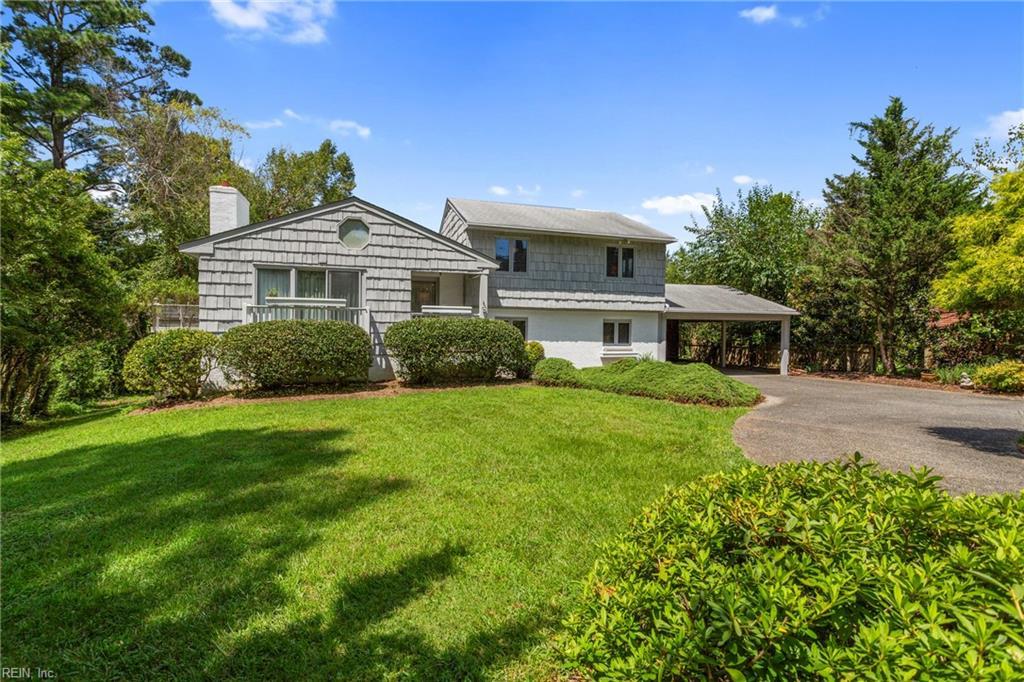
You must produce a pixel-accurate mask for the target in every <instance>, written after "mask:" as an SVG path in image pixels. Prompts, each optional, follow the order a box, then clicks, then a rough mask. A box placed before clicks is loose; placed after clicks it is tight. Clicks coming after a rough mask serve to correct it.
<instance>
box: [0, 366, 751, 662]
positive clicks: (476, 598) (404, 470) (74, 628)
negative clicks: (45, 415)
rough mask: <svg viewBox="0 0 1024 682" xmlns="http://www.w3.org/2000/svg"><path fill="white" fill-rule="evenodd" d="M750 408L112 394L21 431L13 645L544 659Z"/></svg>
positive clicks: (49, 650)
mask: <svg viewBox="0 0 1024 682" xmlns="http://www.w3.org/2000/svg"><path fill="white" fill-rule="evenodd" d="M742 412H743V410H741V409H710V408H703V407H696V406H684V405H678V404H673V403H668V402H659V401H655V400H649V399H643V398H630V397H624V396H618V395H611V394H605V393H598V392H596V391H586V390H575V389H554V388H540V387H522V386H521V387H485V388H474V389H464V390H454V391H442V392H424V393H416V394H410V395H404V396H400V397H389V398H372V399H366V400H359V399H341V400H338V399H335V400H315V401H303V402H275V403H262V404H248V405H242V406H232V407H216V408H206V409H197V410H172V411H164V412H158V413H153V414H148V415H138V416H131V415H126V414H117V413H114V414H103V415H97V416H92V417H85V418H79V419H77V420H72V421H71V422H69V423H67V424H63V425H60V426H56V427H53V428H49V429H45V430H39V431H35V432H30V433H26V434H24V435H22V436H20V437H14V438H13V439H12V438H7V439H6V441H5V443H4V446H3V453H2V463H3V470H2V476H3V490H2V493H3V496H2V512H3V525H2V541H3V569H2V581H3V582H2V597H3V615H2V620H3V622H2V626H3V630H2V632H3V642H2V646H3V659H4V660H3V665H4V666H33V667H34V666H41V667H45V668H50V669H53V670H54V671H55V672H56V673H57V675H58V676H61V677H64V678H70V677H92V678H101V677H102V678H110V677H114V676H117V677H125V678H136V679H139V678H146V677H153V676H158V675H163V676H176V677H181V678H195V677H246V678H257V677H259V676H262V677H263V678H265V679H266V678H270V679H275V678H281V677H284V676H286V675H294V676H295V677H296V679H305V678H310V677H312V678H328V677H331V678H339V677H340V678H344V679H381V678H414V679H437V678H460V679H461V678H466V677H470V678H476V677H492V678H493V677H498V678H506V677H519V678H534V677H543V676H546V675H548V674H550V670H549V669H548V667H547V666H548V665H550V664H549V663H547V661H548V660H549V656H550V651H549V648H548V644H547V642H548V641H549V639H550V637H551V634H552V632H553V631H554V630H555V629H556V628H557V627H558V623H559V619H560V618H561V616H562V610H563V607H564V605H565V602H566V599H567V597H569V596H572V595H574V594H575V591H576V590H577V585H578V580H579V579H580V578H582V577H583V576H585V575H586V573H587V572H588V571H589V569H590V567H591V564H592V562H593V560H594V558H595V555H596V550H597V547H596V543H598V542H601V541H603V540H606V539H609V538H612V537H615V536H616V535H617V534H619V533H621V532H623V531H624V530H625V528H626V524H627V521H628V520H629V519H630V517H632V516H634V515H635V514H636V513H637V512H638V511H639V510H640V509H641V507H642V506H644V505H645V504H646V503H648V502H649V501H651V500H653V499H654V498H656V497H657V496H659V495H660V494H661V493H662V491H663V488H664V486H665V485H668V484H676V483H681V482H684V481H687V480H689V479H692V478H694V477H695V476H700V475H701V474H705V473H708V472H711V471H715V470H720V469H723V468H728V467H732V466H735V465H737V464H738V463H740V462H741V461H742V460H741V456H740V453H739V450H738V449H737V448H736V447H735V445H734V444H733V442H732V437H731V428H732V424H733V421H734V420H735V419H736V417H738V416H739V415H740V414H742Z"/></svg>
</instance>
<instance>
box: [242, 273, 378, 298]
mask: <svg viewBox="0 0 1024 682" xmlns="http://www.w3.org/2000/svg"><path fill="white" fill-rule="evenodd" d="M293 291H294V294H293V293H292V292H293ZM268 296H270V297H276V298H291V297H293V296H294V297H295V298H311V299H324V298H331V299H345V304H346V305H347V306H348V307H349V308H358V307H359V306H360V301H361V296H360V282H359V273H358V272H355V271H353V270H316V269H309V268H275V267H265V268H263V267H260V268H256V303H257V304H259V305H266V303H267V297H268Z"/></svg>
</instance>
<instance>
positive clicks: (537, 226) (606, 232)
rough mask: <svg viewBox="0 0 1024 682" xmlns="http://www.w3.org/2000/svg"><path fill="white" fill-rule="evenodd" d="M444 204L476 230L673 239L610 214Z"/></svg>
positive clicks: (462, 201)
mask: <svg viewBox="0 0 1024 682" xmlns="http://www.w3.org/2000/svg"><path fill="white" fill-rule="evenodd" d="M448 201H449V202H451V204H452V206H453V207H454V208H455V210H457V211H458V212H459V213H460V214H461V215H462V217H463V218H465V219H466V222H467V223H469V224H470V225H476V226H480V227H493V228H516V229H522V230H530V231H535V232H556V233H559V234H579V235H585V236H589V237H614V238H618V239H637V240H645V241H657V242H663V243H666V244H668V243H671V242H674V241H675V240H676V239H675V237H673V236H672V235H670V234H666V233H664V232H660V231H659V230H655V229H654V228H653V227H649V226H647V225H644V224H643V223H640V222H637V221H635V220H631V219H629V218H627V217H626V216H624V215H621V214H619V213H612V212H611V211H589V210H586V209H581V208H556V207H554V206H532V205H524V204H508V203H504V202H500V201H479V200H477V199H449V200H448Z"/></svg>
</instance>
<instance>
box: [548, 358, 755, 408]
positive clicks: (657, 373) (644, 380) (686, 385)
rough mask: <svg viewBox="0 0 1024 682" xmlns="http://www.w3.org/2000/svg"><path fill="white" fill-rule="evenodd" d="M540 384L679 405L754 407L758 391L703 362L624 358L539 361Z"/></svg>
mask: <svg viewBox="0 0 1024 682" xmlns="http://www.w3.org/2000/svg"><path fill="white" fill-rule="evenodd" d="M534 378H535V379H537V380H538V381H539V382H540V383H543V384H547V385H553V386H578V387H581V388H592V389H596V390H598V391H606V392H608V393H622V394H625V395H633V396H644V397H648V398H659V399H662V400H672V401H674V402H680V403H698V404H703V405H719V406H730V407H735V406H747V405H754V404H755V403H757V401H758V400H760V398H761V392H760V391H758V390H757V389H756V388H754V387H753V386H751V385H749V384H745V383H743V382H741V381H737V380H736V379H733V378H732V377H729V376H726V375H725V374H722V373H721V372H719V371H718V370H716V369H714V368H712V367H710V366H708V365H705V364H704V363H699V362H698V363H690V364H685V365H676V364H672V363H668V362H658V361H654V360H633V359H625V360H619V361H618V362H614V363H612V364H610V365H605V366H603V367H584V368H582V369H575V368H574V367H573V366H572V364H571V363H569V362H568V361H566V360H561V359H558V358H551V359H549V360H542V361H541V364H539V365H538V366H537V369H536V370H535V371H534Z"/></svg>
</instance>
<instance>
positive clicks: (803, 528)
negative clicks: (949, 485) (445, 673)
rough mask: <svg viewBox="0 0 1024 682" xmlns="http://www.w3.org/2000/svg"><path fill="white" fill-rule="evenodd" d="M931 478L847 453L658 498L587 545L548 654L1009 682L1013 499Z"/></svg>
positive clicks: (715, 669)
mask: <svg viewBox="0 0 1024 682" xmlns="http://www.w3.org/2000/svg"><path fill="white" fill-rule="evenodd" d="M937 480H938V477H935V476H931V475H929V473H928V472H927V471H921V472H916V473H915V474H914V475H906V474H891V473H885V472H882V471H880V470H879V469H877V468H876V467H875V466H874V465H870V464H864V463H862V462H860V460H859V457H858V458H856V459H854V460H853V461H849V462H830V463H827V464H821V463H814V462H804V463H799V464H784V465H780V466H777V467H747V468H743V469H740V470H737V471H733V472H730V473H727V474H716V475H712V476H708V477H705V478H703V479H700V480H698V481H695V482H693V483H691V484H689V485H687V486H685V487H682V488H680V489H677V490H674V491H670V492H669V493H668V494H667V495H666V496H665V497H664V498H663V499H661V500H660V501H659V502H657V503H656V504H654V505H653V506H652V507H650V508H648V509H647V510H645V511H644V512H643V514H642V515H641V516H640V518H638V519H637V520H636V521H634V522H633V524H632V527H631V528H630V530H629V532H628V534H627V535H626V536H625V537H624V538H623V539H622V540H621V541H619V542H617V543H615V544H613V545H610V546H608V547H606V548H605V550H604V558H602V559H600V560H599V561H598V562H597V564H596V566H595V568H594V570H593V572H592V573H591V575H590V577H589V578H588V580H587V581H586V584H585V587H584V590H583V594H582V598H581V600H580V601H579V603H578V605H577V606H576V607H575V608H574V610H573V612H572V613H571V615H570V616H569V618H568V620H567V621H566V623H565V624H566V627H567V633H566V634H565V635H564V636H563V638H562V639H561V642H560V644H561V646H560V649H561V652H562V655H563V657H564V661H565V663H566V665H567V667H569V668H571V669H573V670H576V671H579V672H582V673H583V675H584V676H586V677H590V676H593V677H599V678H602V679H621V680H640V679H651V680H653V679H698V678H699V679H715V680H726V679H730V678H731V679H733V680H743V679H750V680H755V679H757V680H796V679H848V680H859V679H948V680H961V679H1006V680H1009V679H1020V671H1021V670H1024V613H1022V610H1021V604H1022V602H1024V494H1016V495H994V496H986V497H977V496H963V497H951V496H950V495H949V494H948V493H946V492H945V491H943V490H941V489H940V488H938V487H937V486H936V481H937ZM1014 671H1016V672H1014Z"/></svg>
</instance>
